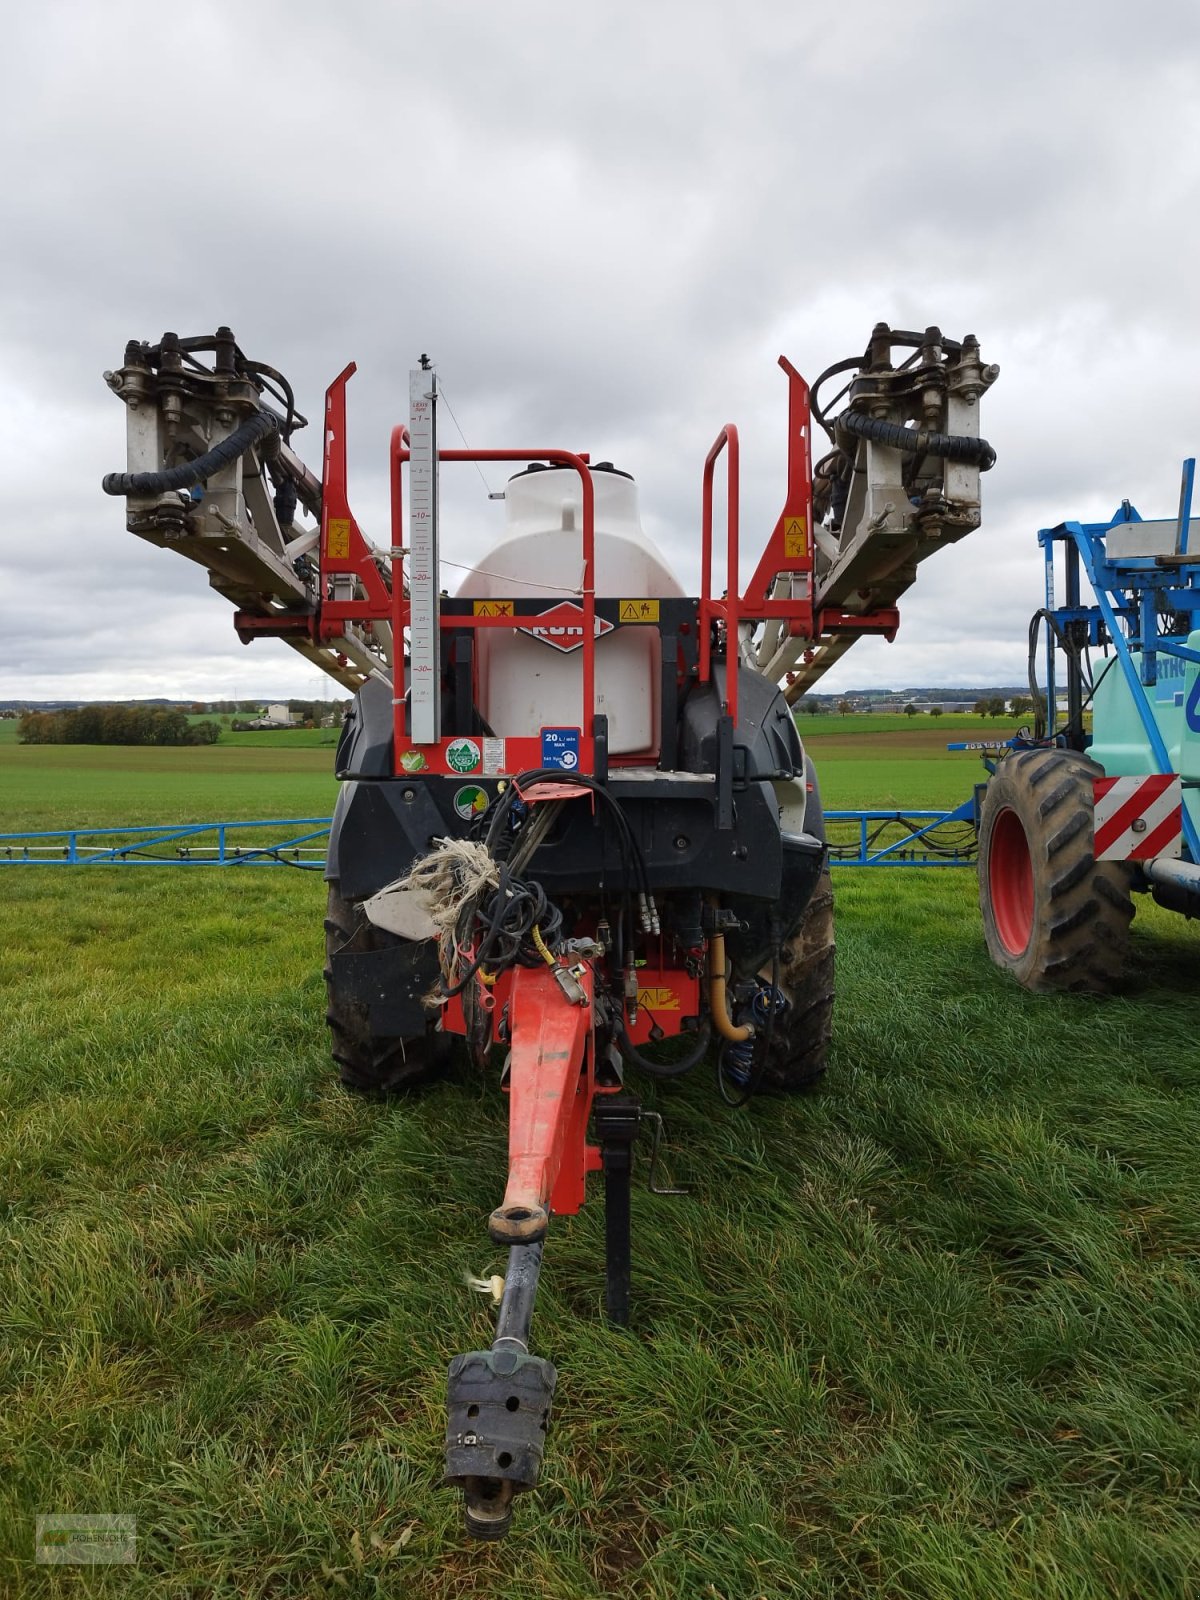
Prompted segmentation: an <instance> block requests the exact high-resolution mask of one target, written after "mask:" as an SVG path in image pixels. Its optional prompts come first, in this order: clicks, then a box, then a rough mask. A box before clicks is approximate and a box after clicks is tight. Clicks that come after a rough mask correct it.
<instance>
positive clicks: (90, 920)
mask: <svg viewBox="0 0 1200 1600" xmlns="http://www.w3.org/2000/svg"><path fill="white" fill-rule="evenodd" d="M218 748H219V747H218ZM208 753H209V752H203V751H202V752H190V753H189V754H191V755H192V756H193V759H194V758H195V757H197V756H200V757H203V756H204V755H206V754H208ZM867 771H868V769H867V768H866V767H864V768H863V772H864V775H866V774H867ZM300 778H301V781H304V779H303V774H301V775H300ZM881 781H886V780H881ZM861 798H862V799H863V800H864V801H866V800H869V799H871V798H873V796H872V795H871V794H870V793H866V794H863V795H862V797H861ZM908 803H912V801H911V799H909V800H908ZM273 809H274V810H275V811H277V812H283V811H285V810H293V809H294V807H293V806H292V805H291V803H290V797H287V798H286V800H285V796H284V795H282V794H281V793H278V792H277V794H276V802H275V805H274V807H273ZM70 820H72V821H84V820H88V819H86V818H84V817H81V816H79V815H78V814H76V815H75V816H74V817H72V818H71V819H70ZM0 882H2V883H3V884H4V888H5V894H4V897H3V901H2V903H0V929H2V932H3V937H2V939H0V1042H2V1044H3V1056H2V1060H3V1063H4V1070H3V1072H2V1073H0V1161H2V1163H3V1174H4V1179H3V1191H2V1195H3V1206H4V1233H3V1238H4V1249H3V1253H2V1254H0V1308H2V1309H0V1325H2V1326H3V1330H4V1336H3V1339H2V1340H0V1384H2V1385H3V1389H4V1398H5V1404H4V1406H3V1409H2V1410H0V1463H2V1464H3V1488H2V1489H0V1550H2V1552H3V1553H2V1556H0V1560H2V1562H3V1565H0V1592H3V1593H6V1594H7V1593H12V1594H17V1593H21V1592H28V1593H45V1594H49V1595H58V1594H62V1595H67V1594H77V1593H86V1594H98V1595H106V1594H112V1595H118V1594H119V1595H121V1596H126V1595H128V1596H134V1597H141V1596H146V1597H150V1596H153V1597H155V1600H158V1597H180V1600H182V1597H185V1596H193V1595H205V1596H209V1595H213V1596H229V1597H232V1596H252V1597H263V1600H266V1597H271V1600H274V1597H277V1596H297V1597H299V1596H304V1595H311V1596H317V1595H321V1596H324V1595H346V1596H350V1597H357V1596H363V1597H366V1596H371V1597H374V1596H381V1595H405V1596H408V1595H413V1596H430V1597H439V1600H441V1597H452V1596H453V1597H458V1596H465V1595H486V1596H492V1595H496V1596H500V1595H503V1596H512V1597H514V1600H533V1597H535V1596H536V1597H539V1600H542V1597H553V1600H583V1597H590V1596H600V1595H618V1596H628V1597H630V1600H632V1597H638V1600H659V1597H661V1600H668V1597H670V1600H676V1597H681V1596H683V1597H690V1596H693V1595H695V1596H717V1597H724V1600H742V1597H746V1600H749V1597H753V1596H759V1595H762V1596H777V1595H799V1596H813V1597H823V1600H833V1597H838V1600H843V1597H852V1596H862V1597H866V1596H874V1595H884V1596H888V1597H889V1600H892V1597H894V1600H909V1597H912V1600H916V1597H921V1600H925V1597H938V1600H941V1597H945V1600H975V1597H978V1600H985V1597H986V1600H995V1597H997V1596H1010V1595H1011V1596H1029V1597H1034V1596H1036V1597H1039V1600H1041V1597H1046V1600H1093V1597H1095V1600H1100V1597H1112V1600H1116V1597H1121V1600H1126V1597H1129V1600H1132V1597H1146V1600H1152V1597H1159V1596H1162V1597H1168V1596H1172V1597H1173V1596H1186V1595H1188V1594H1190V1593H1193V1592H1195V1591H1196V1589H1197V1586H1198V1583H1200V1524H1198V1523H1197V1511H1198V1509H1200V1505H1198V1497H1197V1479H1198V1476H1200V1443H1198V1440H1200V1431H1198V1428H1197V1423H1198V1420H1200V1418H1198V1411H1200V1378H1198V1376H1197V1364H1196V1359H1195V1352H1196V1349H1197V1346H1198V1341H1200V1270H1198V1265H1197V1262H1198V1251H1200V1223H1198V1222H1197V1218H1198V1217H1200V1166H1198V1163H1197V1160H1196V1151H1197V1149H1198V1148H1200V1050H1198V1049H1197V1038H1198V1035H1200V997H1198V996H1197V993H1196V990H1195V985H1194V972H1195V956H1196V939H1195V933H1194V930H1192V929H1189V928H1187V927H1186V926H1185V925H1184V924H1182V923H1181V922H1180V921H1178V920H1177V919H1170V918H1168V917H1167V916H1166V915H1165V914H1163V913H1158V912H1156V911H1154V910H1153V908H1151V909H1150V911H1149V912H1148V913H1143V912H1141V911H1140V912H1139V917H1138V923H1137V924H1136V925H1135V926H1137V927H1138V936H1137V939H1136V941H1135V945H1136V970H1135V971H1134V973H1133V974H1132V977H1133V987H1132V991H1131V993H1130V994H1129V995H1128V996H1126V997H1124V998H1121V999H1117V1000H1110V1001H1105V1002H1102V1003H1094V1002H1090V1001H1084V1000H1051V999H1041V998H1035V997H1032V996H1029V995H1026V994H1024V993H1023V992H1022V991H1020V990H1018V989H1016V988H1014V987H1013V986H1011V985H1010V984H1009V983H1008V982H1006V980H1005V979H1004V978H1003V976H1002V975H1001V974H999V973H998V972H996V971H995V970H994V969H993V968H992V967H991V966H990V964H989V963H988V961H987V959H986V956H985V954H984V952H983V949H982V944H981V940H980V936H979V930H978V919H977V912H976V910H975V907H974V903H973V891H974V885H973V880H972V877H971V874H970V873H967V872H963V873H958V872H942V873H918V872H909V871H900V872H895V873H885V872H869V871H868V872H858V873H850V872H842V873H839V875H838V877H837V888H838V893H839V963H840V992H841V1004H840V1010H839V1013H838V1020H837V1031H836V1041H835V1051H834V1059H833V1066H832V1069H831V1072H830V1075H829V1080H828V1083H827V1085H826V1086H825V1087H824V1088H823V1089H822V1090H821V1091H820V1092H818V1093H816V1094H814V1095H811V1096H806V1097H804V1098H802V1099H799V1100H778V1099H770V1100H768V1099H765V1098H764V1099H759V1100H756V1101H755V1102H753V1103H752V1105H751V1106H750V1108H749V1109H748V1110H747V1111H746V1112H743V1113H739V1114H736V1115H731V1114H725V1113H723V1112H721V1111H720V1110H719V1109H718V1106H717V1102H716V1098H715V1094H714V1092H713V1087H712V1084H711V1083H710V1082H708V1081H706V1079H704V1078H703V1077H697V1078H695V1079H694V1080H685V1081H684V1082H683V1083H682V1084H679V1085H676V1084H670V1085H661V1086H660V1085H653V1084H652V1085H649V1086H642V1087H644V1094H645V1098H646V1100H647V1102H648V1103H649V1104H651V1105H652V1106H655V1107H657V1109H659V1110H660V1111H661V1112H662V1113H663V1115H664V1116H665V1118H666V1120H667V1127H668V1160H669V1164H670V1167H671V1172H672V1176H673V1177H674V1178H675V1179H676V1180H677V1181H679V1182H681V1183H683V1184H685V1185H687V1187H688V1190H689V1193H688V1194H687V1195H686V1196H685V1197H683V1198H679V1199H667V1198H662V1197H657V1196H653V1195H650V1194H649V1193H647V1192H646V1191H645V1190H639V1191H638V1192H637V1193H636V1195H635V1200H634V1211H635V1217H634V1228H635V1284H634V1323H633V1326H632V1327H631V1328H630V1329H629V1330H627V1331H620V1330H613V1329H611V1328H609V1327H607V1326H606V1324H605V1323H604V1321H603V1318H602V1315H601V1303H602V1293H603V1268H602V1259H603V1210H602V1206H601V1205H600V1203H599V1200H598V1198H597V1199H593V1201H592V1202H590V1203H589V1205H588V1206H587V1207H586V1208H585V1210H584V1211H583V1212H582V1213H581V1215H580V1216H579V1217H578V1218H575V1219H562V1220H560V1221H557V1222H556V1223H555V1224H554V1226H553V1229H552V1237H551V1241H550V1244H549V1246H548V1251H547V1267H546V1273H545V1278H544V1284H543V1290H542V1293H541V1296H540V1298H539V1303H538V1309H537V1313H536V1317H535V1347H536V1348H537V1349H538V1350H539V1352H541V1353H544V1354H547V1355H549V1356H550V1357H551V1358H552V1359H553V1360H554V1361H555V1363H556V1364H557V1366H558V1368H559V1371H560V1385H559V1395H558V1400H557V1402H556V1414H555V1419H554V1421H553V1424H552V1432H551V1438H550V1445H549V1450H548V1453H547V1460H546V1467H545V1471H544V1476H543V1484H542V1487H541V1488H540V1489H539V1491H538V1492H537V1493H536V1494H535V1495H531V1496H528V1497H526V1498H525V1500H524V1501H522V1502H520V1503H519V1507H518V1516H517V1528H516V1531H515V1533H514V1534H513V1536H512V1537H511V1539H510V1540H509V1541H508V1542H507V1543H506V1544H504V1545H503V1546H498V1547H490V1546H483V1547H478V1546H474V1547H473V1546H468V1545H466V1544H465V1543H464V1542H463V1540H462V1538H461V1535H460V1532H459V1522H458V1517H459V1512H458V1507H457V1504H456V1501H455V1498H454V1497H453V1496H452V1495H450V1494H449V1493H447V1492H445V1491H443V1490H441V1489H440V1488H439V1487H438V1484H437V1480H438V1476H439V1473H440V1468H441V1431H442V1426H443V1424H442V1409H441V1408H442V1397H443V1375H444V1370H445V1365H446V1363H447V1362H448V1360H449V1358H450V1356H451V1355H452V1354H454V1353H455V1352H457V1351H459V1350H463V1349H467V1348H471V1347H473V1346H477V1345H479V1344H481V1343H484V1344H486V1342H487V1341H488V1339H489V1337H490V1333H489V1329H490V1313H489V1311H488V1309H487V1307H486V1305H485V1304H484V1302H482V1301H481V1300H480V1298H479V1297H478V1296H476V1295H474V1294H473V1293H472V1292H471V1291H470V1290H468V1289H467V1288H466V1287H464V1285H463V1282H462V1274H463V1273H464V1272H465V1271H469V1272H472V1273H476V1274H478V1273H483V1272H488V1271H491V1270H494V1269H496V1268H497V1267H500V1266H502V1261H501V1260H500V1258H499V1257H498V1255H497V1254H496V1252H495V1251H494V1250H493V1248H492V1247H491V1246H490V1245H489V1243H488V1241H487V1238H486V1233H485V1228H484V1219H485V1217H486V1214H487V1212H488V1210H490V1208H491V1207H492V1205H494V1204H495V1201H496V1197H497V1195H498V1193H499V1190H500V1187H501V1184H502V1174H503V1166H504V1146H505V1115H504V1105H503V1101H502V1097H501V1095H500V1094H499V1092H498V1089H497V1085H496V1083H495V1081H494V1078H486V1077H481V1076H479V1075H478V1074H476V1073H475V1072H473V1071H472V1070H470V1069H468V1068H467V1067H466V1066H464V1065H463V1064H461V1063H459V1064H457V1065H456V1066H455V1067H454V1068H453V1069H452V1071H451V1073H450V1075H449V1077H448V1079H447V1081H445V1082H444V1083H442V1084H440V1085H438V1086H437V1087H436V1088H433V1089H431V1090H429V1091H427V1092H425V1093H423V1094H421V1095H418V1096H412V1097H408V1098H405V1099H401V1100H397V1101H392V1102H376V1101H370V1100H362V1099H351V1098H348V1097H346V1096H345V1095H343V1094H342V1093H341V1092H340V1091H339V1090H338V1089H337V1087H336V1086H335V1085H334V1083H333V1082H332V1081H331V1074H330V1070H329V1067H328V1063H327V1059H326V1053H325V1041H324V1037H323V1028H322V1021H321V1013H322V1007H323V997H322V993H321V982H320V973H319V967H320V956H319V937H320V915H321V896H322V886H321V884H320V882H319V880H318V881H315V882H314V881H313V878H312V877H311V876H308V875H305V874H302V873H298V872H286V871H280V872H277V873H269V872H259V873H258V874H257V875H255V876H253V877H250V876H239V875H238V873H237V871H236V869H235V870H232V871H227V872H226V873H224V874H221V875H217V874H215V873H214V874H213V875H211V876H210V875H208V874H191V873H189V874H184V873H172V872H169V871H164V872H162V873H161V874H160V873H155V872H145V871H143V872H132V873H126V872H121V871H119V870H113V871H109V872H101V871H93V870H90V869H89V871H88V872H87V873H85V874H81V873H76V872H70V871H60V870H43V869H36V870H35V869H29V870H26V869H21V870H20V871H16V872H11V873H10V874H9V875H8V876H7V877H4V878H0ZM642 1170H643V1173H644V1167H643V1169H642ZM48 1511H75V1512H95V1511H110V1512H125V1513H132V1514H134V1515H136V1516H137V1518H138V1529H139V1553H138V1560H137V1563H136V1565H134V1566H132V1567H112V1568H102V1567H97V1568H89V1569H70V1568H62V1569H53V1568H45V1569H35V1568H33V1566H32V1565H31V1557H32V1544H33V1533H32V1529H33V1519H34V1517H35V1516H36V1515H37V1514H38V1513H40V1512H48Z"/></svg>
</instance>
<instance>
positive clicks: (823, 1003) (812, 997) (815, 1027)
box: [762, 863, 834, 1092]
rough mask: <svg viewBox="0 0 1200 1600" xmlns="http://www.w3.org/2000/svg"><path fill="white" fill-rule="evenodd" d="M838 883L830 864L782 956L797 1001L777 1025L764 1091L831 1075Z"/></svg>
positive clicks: (784, 978) (789, 991) (782, 973)
mask: <svg viewBox="0 0 1200 1600" xmlns="http://www.w3.org/2000/svg"><path fill="white" fill-rule="evenodd" d="M833 956H834V940H833V879H832V877H831V876H830V871H829V866H828V863H826V866H825V869H824V871H823V872H822V873H821V876H820V877H819V878H818V879H817V886H816V888H815V889H814V890H813V892H812V898H811V899H810V900H809V902H808V905H807V906H806V907H805V911H804V916H803V917H802V918H801V921H800V926H799V927H798V928H797V929H796V932H795V933H794V934H793V935H792V937H791V938H790V939H789V940H788V941H787V943H786V944H785V945H784V947H783V949H782V951H781V952H780V960H779V978H780V986H781V987H782V989H783V990H784V993H785V994H786V995H787V997H788V999H789V1001H790V1002H791V1004H790V1007H789V1009H788V1010H787V1011H786V1012H785V1013H784V1015H783V1016H782V1017H779V1018H778V1019H777V1020H776V1023H775V1027H774V1031H773V1034H772V1038H771V1045H770V1050H769V1053H768V1056H767V1059H766V1061H765V1062H764V1064H763V1073H762V1086H763V1087H764V1088H766V1089H779V1090H783V1091H785V1092H792V1091H795V1090H798V1089H807V1088H808V1087H809V1086H810V1085H811V1084H814V1083H816V1081H817V1080H818V1078H820V1077H822V1076H823V1075H824V1073H825V1068H826V1065H827V1062H828V1057H829V1041H830V1039H831V1037H832V1034H833V992H834V986H833Z"/></svg>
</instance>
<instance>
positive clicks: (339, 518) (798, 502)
mask: <svg viewBox="0 0 1200 1600" xmlns="http://www.w3.org/2000/svg"><path fill="white" fill-rule="evenodd" d="M779 365H780V366H781V367H782V369H783V371H784V372H785V373H786V375H787V379H788V465H787V493H786V497H785V500H784V506H783V510H782V511H781V512H780V514H779V517H778V519H777V520H776V523H775V526H774V529H773V530H772V532H771V536H770V538H769V539H768V541H767V544H766V548H765V549H764V550H763V553H762V556H761V557H760V559H759V562H758V565H757V566H756V567H755V569H754V573H753V576H752V577H751V579H750V581H749V583H748V584H747V586H746V589H745V591H744V592H740V574H739V571H738V567H739V560H740V529H739V498H740V481H739V475H740V451H739V444H738V432H737V429H736V427H734V425H733V424H732V423H727V424H726V425H725V427H723V428H722V429H721V431H720V433H719V434H718V435H717V437H716V439H715V440H714V442H713V445H712V448H711V449H710V450H709V452H708V455H707V457H706V458H705V462H704V479H703V488H702V500H701V568H702V580H701V593H700V601H699V611H700V639H699V679H700V682H701V683H707V682H709V681H710V679H711V675H712V645H713V641H712V625H713V623H722V624H724V627H725V635H726V641H727V646H726V654H727V660H728V661H729V662H730V664H731V665H732V664H735V663H736V661H737V634H738V627H739V624H740V623H741V622H743V621H759V620H763V619H766V618H770V617H778V618H781V619H783V621H784V622H786V624H787V629H788V632H789V633H790V634H791V635H792V636H793V637H797V636H798V637H803V638H808V639H813V640H816V639H818V638H819V637H821V636H822V635H823V634H826V633H839V632H848V631H850V632H856V633H882V634H884V635H885V636H886V637H887V638H889V639H890V638H892V637H894V635H895V632H896V628H897V627H898V625H899V616H898V614H897V612H896V611H895V610H894V609H886V610H880V611H876V612H870V613H867V614H864V615H861V616H860V615H854V614H848V613H845V612H842V611H833V610H823V609H816V608H815V607H814V600H813V561H814V551H813V518H812V449H811V440H812V416H811V408H810V404H809V389H808V384H807V383H806V382H805V380H804V378H803V377H802V376H801V375H800V373H799V372H797V370H796V368H795V367H794V366H793V365H792V364H791V362H790V361H788V360H787V358H786V357H785V356H780V358H779ZM354 371H355V366H354V363H353V362H351V364H350V365H349V366H348V367H346V369H345V370H344V371H343V372H341V373H339V375H338V376H337V377H336V378H335V379H334V381H333V383H332V384H331V385H330V387H329V391H328V393H327V394H326V397H325V460H324V474H323V486H324V499H323V506H322V514H321V546H320V552H321V578H322V588H324V586H325V582H326V580H327V579H328V578H330V577H336V576H339V575H354V576H356V577H357V578H358V579H359V581H360V583H361V585H362V588H363V591H364V594H365V598H364V599H360V600H328V599H323V600H322V603H321V612H320V619H319V622H318V623H317V625H316V626H315V628H314V629H313V630H312V631H313V632H314V634H315V636H316V637H318V638H319V639H320V640H322V641H327V640H332V639H336V638H337V637H338V635H340V634H341V633H342V632H343V631H344V629H345V625H346V624H347V623H368V624H369V623H371V622H373V621H388V622H390V624H391V630H392V640H393V684H394V687H393V691H392V699H393V709H394V717H395V767H394V771H395V772H396V774H397V775H400V774H401V773H402V772H404V771H405V770H406V769H404V768H402V767H401V765H400V760H401V757H402V756H403V755H405V754H406V753H407V752H409V751H412V750H417V751H419V753H420V756H421V759H422V763H423V765H422V768H421V769H420V770H423V771H427V772H429V773H433V774H440V775H443V776H458V775H459V774H458V773H457V772H456V771H455V769H454V768H452V767H450V766H449V764H448V762H447V760H446V751H447V748H448V747H449V745H450V744H452V743H453V742H454V736H453V735H447V736H444V737H443V738H442V739H441V740H439V742H438V743H437V744H436V745H414V743H413V741H412V740H411V739H410V738H409V737H408V733H407V728H406V725H405V723H406V718H405V706H404V691H405V671H404V645H403V641H404V632H405V629H406V628H407V627H408V621H409V602H408V597H407V595H406V594H405V588H404V488H403V468H404V463H405V462H406V461H408V460H409V458H410V453H409V440H408V430H407V429H406V428H404V427H402V426H401V427H396V428H393V430H392V435H391V445H390V450H389V479H390V491H391V513H392V543H391V562H392V585H391V593H390V594H389V593H388V589H387V585H386V583H385V582H384V579H383V576H382V574H381V573H380V570H379V567H378V565H377V564H376V561H375V559H374V557H373V556H372V554H371V550H370V547H369V546H368V545H367V542H366V540H365V539H364V538H363V536H362V533H361V530H360V529H359V526H358V523H357V521H356V520H355V517H354V513H353V512H352V511H351V510H350V505H349V501H348V498H347V493H346V384H347V382H348V381H349V379H350V378H351V377H352V375H353V373H354ZM722 454H725V456H726V463H727V475H728V493H727V508H726V591H725V593H724V594H723V595H721V596H720V597H717V596H715V595H714V594H713V574H712V566H713V488H714V480H715V476H716V468H717V462H718V461H719V459H720V457H721V455H722ZM438 459H439V461H455V462H458V461H476V462H484V461H511V462H514V463H515V462H530V461H552V462H555V463H557V464H558V465H560V466H565V467H570V468H571V469H572V470H573V471H575V472H576V473H578V475H579V479H580V483H581V485H582V491H583V540H582V542H583V584H582V592H581V594H580V597H579V600H580V609H581V610H582V613H583V644H582V649H583V685H582V697H581V698H582V706H581V716H580V733H581V739H580V765H579V768H578V770H579V771H580V772H581V773H583V774H586V775H594V773H595V770H596V760H595V743H594V740H595V703H596V702H595V690H596V586H595V550H596V533H595V492H594V487H593V484H592V475H591V469H590V467H589V464H588V456H587V455H586V454H579V453H576V452H574V451H570V450H557V449H547V450H466V449H463V450H449V449H447V450H439V451H438ZM782 574H792V575H795V576H798V577H800V578H804V579H807V582H806V583H805V584H804V585H803V589H804V592H803V593H801V594H798V595H794V596H792V595H788V596H782V597H779V598H775V597H772V596H771V593H770V591H771V588H772V586H773V584H774V582H775V579H776V577H777V576H779V575H782ZM441 622H442V628H443V629H447V628H449V629H455V630H458V629H463V628H507V629H510V630H511V629H516V628H520V627H523V626H528V622H529V619H528V618H527V617H521V616H516V615H513V616H480V615H472V616H444V617H443V618H442V619H441ZM725 692H726V697H727V706H726V709H727V710H728V712H729V714H730V716H731V717H732V718H733V721H734V724H735V726H736V723H737V673H736V671H731V672H729V673H727V675H726V689H725ZM497 732H498V734H499V735H500V736H501V737H504V735H503V732H502V730H497ZM505 744H506V761H505V770H506V771H507V772H509V773H512V772H518V771H522V770H531V769H534V768H537V767H540V766H541V761H542V756H541V741H540V739H539V738H538V737H537V736H536V735H534V736H521V737H512V738H507V737H506V738H505Z"/></svg>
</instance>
